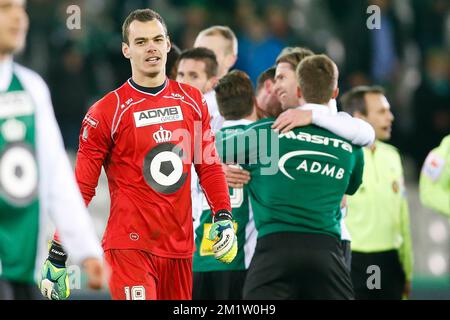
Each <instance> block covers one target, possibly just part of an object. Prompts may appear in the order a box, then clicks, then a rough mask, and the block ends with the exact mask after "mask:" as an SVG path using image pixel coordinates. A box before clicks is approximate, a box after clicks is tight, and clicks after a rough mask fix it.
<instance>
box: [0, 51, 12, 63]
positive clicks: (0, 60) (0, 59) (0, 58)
mask: <svg viewBox="0 0 450 320" xmlns="http://www.w3.org/2000/svg"><path fill="white" fill-rule="evenodd" d="M10 59H12V55H11V54H9V53H3V52H1V51H0V63H3V62H5V61H7V60H10Z"/></svg>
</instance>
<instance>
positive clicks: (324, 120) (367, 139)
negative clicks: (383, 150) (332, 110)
mask: <svg viewBox="0 0 450 320" xmlns="http://www.w3.org/2000/svg"><path fill="white" fill-rule="evenodd" d="M312 123H313V124H315V125H317V126H319V127H321V128H324V129H327V130H329V131H331V132H332V133H334V134H336V135H338V136H340V137H342V138H344V139H347V140H350V141H351V142H352V143H353V144H355V145H360V146H368V145H371V144H373V142H374V141H375V131H374V130H373V128H372V126H371V125H370V124H369V123H367V122H366V121H364V120H361V119H358V118H354V117H352V116H350V115H349V114H348V113H346V112H339V113H338V114H337V115H330V114H326V113H323V112H315V110H313V111H312Z"/></svg>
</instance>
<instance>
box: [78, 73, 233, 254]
mask: <svg viewBox="0 0 450 320" xmlns="http://www.w3.org/2000/svg"><path fill="white" fill-rule="evenodd" d="M209 123H210V116H209V114H208V108H207V105H206V102H205V100H204V98H203V96H202V94H201V93H200V91H198V90H197V89H195V88H193V87H191V86H188V85H185V84H181V83H178V82H175V81H172V80H168V79H167V80H166V82H165V84H164V85H163V86H162V87H161V89H160V90H159V91H158V92H156V93H149V92H146V91H144V90H143V89H142V88H138V86H137V85H135V84H134V83H133V82H132V81H130V80H128V81H127V82H126V83H125V84H124V85H122V86H121V87H120V88H118V89H117V90H115V91H113V92H110V93H109V94H107V95H106V96H105V97H104V98H103V99H101V100H100V101H98V102H97V103H95V104H94V105H93V106H92V107H91V108H90V109H89V111H88V112H87V114H86V116H85V118H84V120H83V124H82V128H81V133H80V146H79V150H78V154H77V162H76V170H75V171H76V178H77V181H78V184H79V187H80V190H81V193H82V195H83V198H84V201H85V202H86V205H87V204H89V202H90V201H91V199H92V197H93V196H94V195H95V188H96V186H97V183H98V178H99V175H100V171H101V167H102V166H103V167H104V168H105V172H106V176H107V178H108V184H109V192H110V196H111V210H110V216H109V220H108V224H107V226H106V231H105V234H104V236H103V243H102V245H103V249H104V250H108V249H138V250H144V251H147V252H150V253H152V254H154V255H158V256H162V257H168V258H186V257H191V256H192V253H193V251H194V241H193V234H194V233H193V223H192V211H191V210H192V209H191V191H190V180H191V172H190V171H191V166H192V163H194V164H195V169H196V171H197V173H198V176H199V178H200V184H201V186H202V188H203V189H204V192H205V195H206V197H207V199H208V201H209V204H210V206H211V208H212V210H213V212H217V211H218V210H220V209H226V210H231V208H230V202H229V193H228V187H227V184H226V181H225V176H224V173H223V170H222V167H221V165H220V162H219V160H218V157H217V154H216V149H215V142H214V136H213V135H212V134H211V131H210V125H209ZM194 145H195V148H194ZM194 149H195V150H196V152H194ZM194 155H195V162H194Z"/></svg>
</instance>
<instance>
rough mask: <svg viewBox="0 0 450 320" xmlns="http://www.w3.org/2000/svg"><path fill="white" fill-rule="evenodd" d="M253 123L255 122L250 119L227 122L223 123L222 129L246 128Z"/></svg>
mask: <svg viewBox="0 0 450 320" xmlns="http://www.w3.org/2000/svg"><path fill="white" fill-rule="evenodd" d="M251 123H253V121H251V120H248V119H240V120H225V121H224V122H223V125H222V128H228V127H234V126H246V125H249V124H251Z"/></svg>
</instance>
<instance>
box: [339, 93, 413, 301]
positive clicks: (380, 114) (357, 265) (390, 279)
mask: <svg viewBox="0 0 450 320" xmlns="http://www.w3.org/2000/svg"><path fill="white" fill-rule="evenodd" d="M341 105H342V108H343V110H344V111H346V112H348V113H350V114H351V115H353V116H354V117H358V118H361V119H363V120H365V121H367V122H369V123H370V124H371V125H372V127H373V128H374V130H375V135H376V140H375V143H373V144H372V145H371V146H369V147H366V148H364V163H365V167H364V176H363V183H362V185H361V187H360V188H359V190H358V192H357V193H356V194H355V195H353V196H349V197H347V205H348V216H347V219H346V222H347V227H348V228H349V230H350V234H351V235H352V264H351V275H352V282H353V287H354V291H355V298H356V299H364V300H372V299H389V300H391V299H402V297H404V296H408V295H409V292H410V290H411V288H410V285H411V278H412V267H413V261H412V254H413V252H412V244H411V234H410V227H409V209H408V203H407V199H406V192H405V186H404V177H403V167H402V163H401V159H400V154H399V152H398V151H397V149H396V148H394V147H393V146H391V145H389V144H387V143H385V142H384V141H386V140H389V139H390V138H391V126H392V122H393V121H394V116H393V115H392V113H391V110H390V105H389V102H388V100H387V99H386V97H385V95H384V90H383V89H382V88H380V87H365V86H361V87H355V88H353V89H352V90H350V91H349V92H347V93H346V94H344V95H343V96H342V99H341ZM374 266H375V267H376V269H372V268H374ZM370 270H379V277H378V279H379V281H375V280H374V282H373V283H371V285H370V286H369V285H368V278H369V277H371V275H372V274H373V275H374V276H376V275H375V274H374V273H373V271H370ZM374 279H375V278H374ZM377 283H378V284H377Z"/></svg>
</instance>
